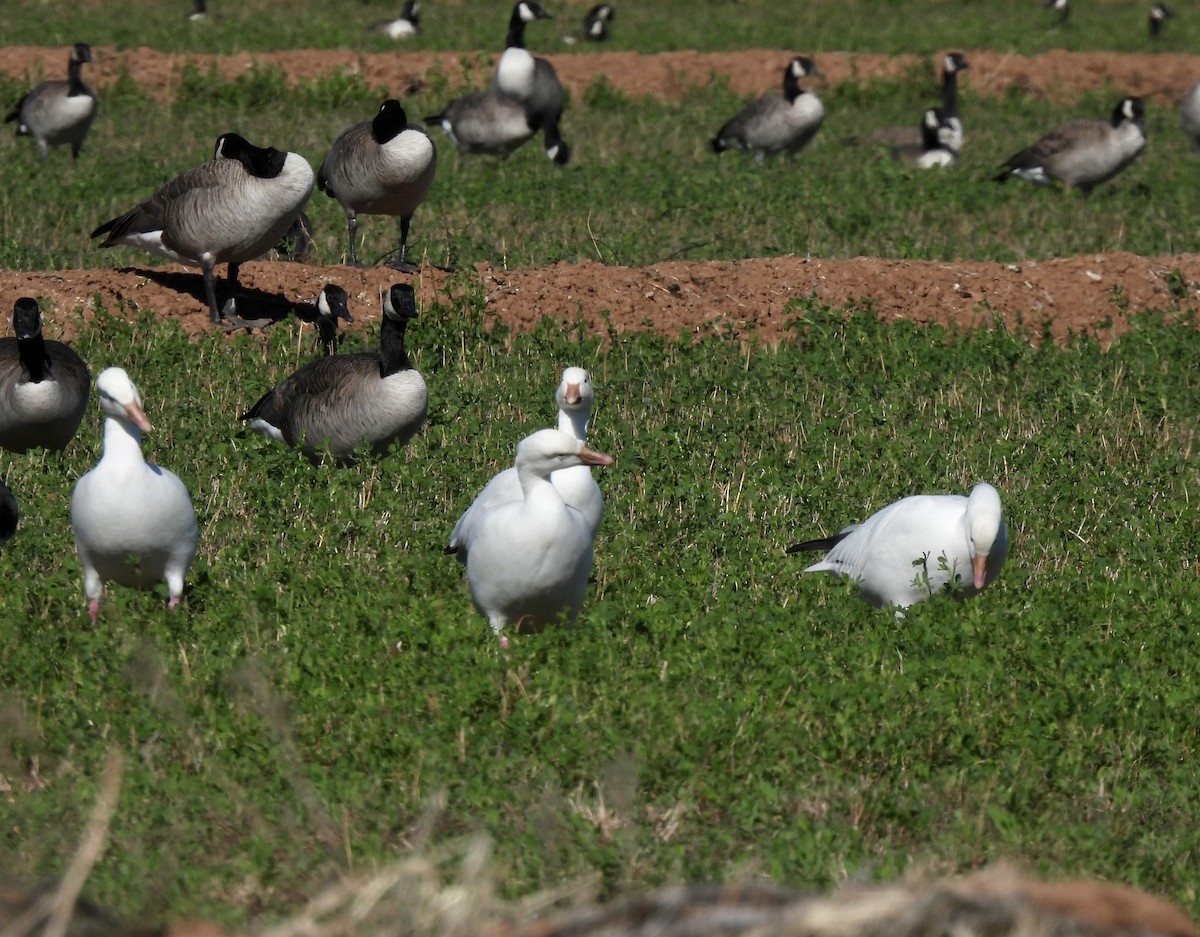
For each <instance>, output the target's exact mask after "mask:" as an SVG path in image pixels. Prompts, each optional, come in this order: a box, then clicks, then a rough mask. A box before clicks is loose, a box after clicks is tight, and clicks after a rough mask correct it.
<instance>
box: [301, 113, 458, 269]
mask: <svg viewBox="0 0 1200 937" xmlns="http://www.w3.org/2000/svg"><path fill="white" fill-rule="evenodd" d="M436 170H437V149H436V148H435V147H434V145H433V141H432V140H430V139H429V134H427V133H426V132H425V128H424V127H421V126H420V125H418V124H410V123H409V122H408V115H407V114H405V113H404V107H403V106H402V105H401V104H400V102H399V101H397V100H395V99H389V100H387V101H384V102H383V104H382V105H381V106H380V108H379V113H378V114H376V115H375V117H374V119H373V120H364V121H361V122H359V123H357V124H353V125H352V126H350V127H347V128H346V129H345V130H343V131H342V132H341V133H340V134H338V138H337V139H336V140H334V141H333V146H332V147H330V150H329V155H328V156H326V157H325V162H324V164H323V165H322V166H321V170H320V172H318V173H317V186H318V187H319V188H320V189H321V191H322V192H324V193H325V194H326V195H328V196H329V197H330V198H336V199H337V200H338V201H339V202H341V204H342V208H343V209H344V210H345V212H346V230H347V233H348V234H349V238H350V264H351V265H352V266H357V265H358V256H357V254H356V253H355V246H354V242H355V240H356V237H355V234H356V232H357V231H358V213H359V212H362V213H363V214H365V215H399V216H400V256H399V258H398V259H397V260H395V261H393V262H392V263H391V265H390V266H392V267H394V268H395V269H397V270H402V271H404V272H406V273H415V272H416V271H417V269H418V268H417V266H416V264H411V263H409V262H408V261H407V260H406V254H407V252H408V228H409V225H410V224H411V223H412V216H413V212H415V211H416V210H417V206H418V205H420V204H421V202H423V201H424V200H425V196H426V195H428V194H429V187H430V186H431V185H433V175H434V172H435V171H436Z"/></svg>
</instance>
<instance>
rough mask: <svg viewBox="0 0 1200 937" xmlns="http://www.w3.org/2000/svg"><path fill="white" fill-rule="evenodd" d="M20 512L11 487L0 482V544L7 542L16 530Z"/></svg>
mask: <svg viewBox="0 0 1200 937" xmlns="http://www.w3.org/2000/svg"><path fill="white" fill-rule="evenodd" d="M20 519H21V512H20V511H19V510H18V508H17V499H16V497H15V496H14V495H13V493H12V489H11V488H9V487H8V485H6V484H4V482H0V544H4V543H8V541H10V540H11V539H12V537H13V534H15V533H16V532H17V522H18V521H19V520H20Z"/></svg>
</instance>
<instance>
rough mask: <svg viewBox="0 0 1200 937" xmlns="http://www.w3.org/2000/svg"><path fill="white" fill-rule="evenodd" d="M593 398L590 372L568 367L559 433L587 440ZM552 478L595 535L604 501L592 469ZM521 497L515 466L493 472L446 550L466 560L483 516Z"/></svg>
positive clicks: (558, 399) (559, 393)
mask: <svg viewBox="0 0 1200 937" xmlns="http://www.w3.org/2000/svg"><path fill="white" fill-rule="evenodd" d="M594 400H595V393H594V391H593V390H592V379H591V376H590V375H589V374H588V373H587V371H585V370H584V369H583V368H565V369H564V370H563V373H562V380H561V381H559V384H558V388H557V390H555V392H554V401H555V403H557V404H558V429H559V432H562V433H566V434H568V435H569V436H573V437H574V438H575V439H578V440H579V441H580V442H585V441H586V440H587V428H588V421H589V420H590V419H591V415H592V402H593V401H594ZM550 481H551V482H552V483H553V485H554V488H555V490H556V491H558V494H559V496H560V497H561V498H562V499H563V501H564V502H565V503H566V504H567V505H569V506H570V507H573V508H574V509H575V510H577V511H578V512H579V513H580V514H582V515H583V518H584V520H585V521H587V525H588V529H589V530H591V532H592V534H593V536H594V535H595V533H596V531H597V530H598V529H599V527H600V518H601V516H602V515H603V514H604V500H603V498H602V497H601V495H600V488H599V487H598V486H597V485H596V480H595V479H594V478H592V472H591V469H590V468H588V467H587V466H586V465H577V466H575V467H574V468H566V469H559V470H558V471H556V472H554V473H553V474H552V475H551V476H550ZM521 498H522V494H521V481H520V479H519V478H518V477H517V470H516V467H515V466H509V467H508V468H506V469H504V471H502V472H499V473H497V474H496V475H493V476H492V479H491V481H489V482H488V483H487V484H486V485H485V486H484V488H483V490H482V491H481V492H479V494H478V495H477V496H476V498H475V500H474V501H472V502H471V506H470V507H469V508H467V510H466V511H464V512H463V515H462V517H460V518H459V519H458V523H456V524H455V525H454V530H453V531H452V532H451V533H450V541H449V543H448V544H447V546H446V550H445V552H446V553H453V554H454V555H455V556H457V557H458V561H459V562H460V563H465V562H466V561H467V556H468V554H469V553H470V549H471V539H472V538H473V537H474V536H475V529H476V528H477V527H478V526H479V521H480V520H481V518H483V517H484V516H485V515H486V514H487V513H488V512H489V511H491V510H492V509H493V508H495V507H498V506H499V505H501V504H504V503H505V502H506V501H519V500H521Z"/></svg>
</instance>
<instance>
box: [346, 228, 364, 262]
mask: <svg viewBox="0 0 1200 937" xmlns="http://www.w3.org/2000/svg"><path fill="white" fill-rule="evenodd" d="M346 233H347V234H348V235H349V236H350V266H351V267H358V266H361V265H360V264H359V262H358V253H357V252H356V251H355V249H354V241H355V239H356V237H357V235H358V218H356V217H355V216H354V215H347V216H346Z"/></svg>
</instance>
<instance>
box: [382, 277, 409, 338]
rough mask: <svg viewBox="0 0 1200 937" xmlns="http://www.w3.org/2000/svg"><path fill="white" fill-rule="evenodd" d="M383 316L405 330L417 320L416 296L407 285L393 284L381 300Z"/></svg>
mask: <svg viewBox="0 0 1200 937" xmlns="http://www.w3.org/2000/svg"><path fill="white" fill-rule="evenodd" d="M383 314H384V315H385V316H386V317H387V318H389V319H391V320H392V321H393V322H395V323H396V324H397V325H399V326H400V327H401V329H405V328H407V327H408V321H409V319H415V318H417V294H416V292H415V291H414V290H413V288H412V285H411V284H408V283H394V284H392V286H391V287H390V288H389V289H388V291H387V295H386V296H385V297H384V298H383Z"/></svg>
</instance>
